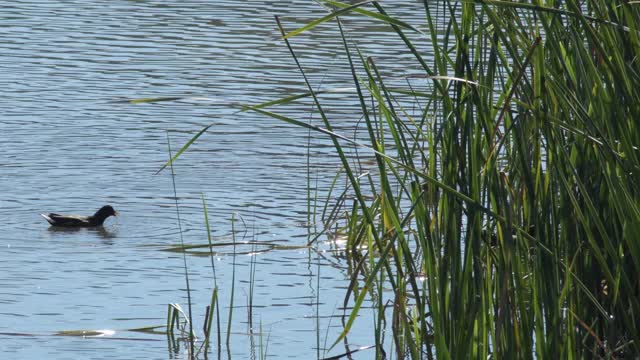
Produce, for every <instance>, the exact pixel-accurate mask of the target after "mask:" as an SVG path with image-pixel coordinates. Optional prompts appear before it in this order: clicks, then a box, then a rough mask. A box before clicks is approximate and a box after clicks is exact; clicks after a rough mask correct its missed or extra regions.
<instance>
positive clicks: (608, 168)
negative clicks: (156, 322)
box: [173, 0, 640, 359]
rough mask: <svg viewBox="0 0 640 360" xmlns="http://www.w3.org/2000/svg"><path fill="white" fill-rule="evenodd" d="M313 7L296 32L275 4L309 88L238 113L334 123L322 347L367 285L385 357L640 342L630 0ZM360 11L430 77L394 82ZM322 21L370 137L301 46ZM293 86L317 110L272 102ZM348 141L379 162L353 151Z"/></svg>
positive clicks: (323, 127) (635, 70)
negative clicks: (280, 108) (336, 179)
mask: <svg viewBox="0 0 640 360" xmlns="http://www.w3.org/2000/svg"><path fill="white" fill-rule="evenodd" d="M325 4H326V5H327V6H330V7H331V13H330V14H329V15H327V16H325V17H322V18H320V19H318V20H316V21H314V22H311V23H309V25H307V26H304V27H302V28H299V29H296V30H293V31H291V32H287V31H285V29H284V27H283V26H282V25H281V24H280V21H278V26H279V28H280V30H281V31H282V36H283V39H284V41H285V43H286V45H287V47H288V48H289V49H290V51H291V54H292V56H293V59H294V61H295V63H296V64H297V65H298V68H299V70H300V72H301V75H302V77H303V78H304V80H305V82H306V84H307V86H308V87H307V89H306V90H305V91H306V93H304V94H301V95H297V96H291V97H287V98H283V99H281V100H279V101H272V102H269V103H267V104H261V105H256V106H248V107H245V110H251V111H256V112H259V113H262V114H264V115H267V116H272V117H274V118H276V119H279V120H282V121H286V122H289V123H291V124H295V125H298V126H302V127H305V128H307V129H309V130H311V131H317V132H320V133H323V134H325V135H327V136H329V137H330V138H331V139H332V141H333V145H334V146H335V150H336V151H337V154H338V156H339V157H340V159H341V162H342V169H341V171H342V173H344V174H345V175H346V177H347V180H348V184H349V192H348V193H349V194H350V196H340V197H338V202H337V204H335V207H336V208H335V210H334V211H332V212H331V214H333V217H332V221H331V225H332V226H336V222H337V224H338V226H339V228H340V232H341V234H342V235H343V236H344V237H345V238H346V239H347V245H346V251H345V252H346V255H347V257H346V259H347V261H348V263H349V269H350V276H351V283H350V286H349V288H348V290H347V293H346V295H345V308H349V309H350V311H351V312H350V313H349V314H347V317H346V320H345V322H344V331H343V332H342V334H341V335H340V336H339V338H338V339H335V343H334V345H335V344H337V343H339V342H342V341H345V343H346V338H347V337H348V335H349V329H350V328H351V326H352V324H353V322H354V321H371V320H370V319H369V318H367V319H358V314H359V311H360V309H361V308H362V306H363V304H364V303H365V302H367V303H368V304H369V305H372V306H373V307H374V309H375V310H374V313H375V314H376V318H375V321H374V325H375V326H374V328H373V333H372V338H375V340H376V345H377V346H376V350H375V351H376V357H377V358H380V359H382V358H386V357H387V356H389V354H390V353H394V356H393V357H395V358H412V359H424V358H426V359H468V358H473V359H487V358H495V359H504V358H507V359H512V358H533V357H538V358H556V357H562V358H622V357H629V356H635V355H637V354H639V353H640V343H639V342H638V341H639V340H640V333H639V331H640V320H638V319H640V316H639V315H640V278H639V277H638V274H639V273H640V242H639V241H638V238H639V237H640V187H638V184H640V182H639V180H640V176H639V174H640V150H639V149H638V146H639V144H640V128H639V126H638V124H639V122H638V118H639V117H640V87H639V86H638V84H640V66H638V61H639V59H638V55H640V29H639V28H638V27H639V25H640V8H639V7H638V5H637V4H636V3H635V2H620V3H614V2H605V1H597V0H586V1H583V2H577V1H574V0H569V1H566V2H546V3H545V2H536V3H516V2H506V1H488V0H487V1H462V2H457V1H448V0H443V1H435V2H426V1H425V2H424V8H423V9H424V19H425V22H424V24H420V25H419V26H417V25H415V24H408V23H406V22H404V21H402V19H396V18H393V17H392V16H390V15H388V14H387V12H386V11H385V8H384V7H383V5H384V3H377V2H370V1H363V2H358V3H355V4H344V3H339V2H335V1H327V2H325ZM341 16H345V18H344V19H342V18H341ZM346 16H348V17H346ZM352 16H361V17H367V18H368V19H370V21H372V22H383V23H386V24H387V25H388V26H389V27H390V29H392V31H393V32H394V33H395V34H396V35H397V39H398V41H399V42H401V43H402V44H404V46H406V49H407V51H408V52H410V53H411V54H413V56H414V63H415V68H416V69H419V70H420V72H421V78H422V79H424V80H425V81H426V82H428V84H429V86H428V88H427V89H426V90H425V89H419V90H418V89H416V88H414V87H411V86H407V87H405V88H400V87H398V86H397V85H395V84H394V85H393V86H392V85H389V84H390V82H391V81H390V80H389V79H388V78H386V77H385V75H384V74H385V71H383V70H384V67H385V64H384V63H378V61H377V60H376V59H375V58H372V57H367V54H364V53H362V52H361V51H360V49H359V48H358V47H357V46H356V44H357V42H358V40H359V39H352V38H350V37H349V35H348V34H347V33H346V32H347V30H346V28H348V26H345V24H343V22H342V21H347V23H346V25H348V20H349V17H352ZM326 22H332V23H333V24H335V26H336V27H337V30H338V31H339V34H340V35H341V38H342V44H343V51H344V55H345V59H346V61H347V63H348V64H347V65H348V66H349V68H350V70H351V75H352V79H353V86H354V87H355V95H354V96H356V98H355V99H354V100H357V102H358V103H359V106H360V114H359V115H358V116H357V117H360V118H361V119H362V123H361V125H359V126H364V127H365V128H366V134H367V136H366V139H365V140H362V139H356V138H350V137H348V136H346V135H342V134H339V133H337V132H336V131H334V129H333V127H332V121H331V118H330V116H329V115H328V113H327V112H326V111H325V108H324V107H323V102H322V100H321V99H320V98H319V96H320V95H319V94H318V93H317V92H316V91H314V85H313V84H311V83H310V82H309V81H308V78H307V77H306V74H305V71H304V66H303V64H301V63H300V62H299V59H298V57H297V56H296V52H295V51H294V49H295V37H296V36H304V35H305V34H306V33H307V32H312V31H313V27H314V26H317V25H319V24H322V23H326ZM285 23H286V22H285ZM372 36H373V35H372ZM424 43H429V44H431V49H432V52H431V53H429V54H425V53H423V52H422V51H421V50H420V49H421V48H423V47H424ZM398 75H399V74H394V76H398ZM400 75H401V74H400ZM304 98H307V99H311V100H312V101H313V103H314V104H315V111H314V112H315V113H316V114H317V115H319V116H320V118H321V119H322V123H321V124H320V125H314V124H309V123H308V122H307V121H302V120H298V119H294V118H291V117H288V116H286V115H280V114H278V113H276V112H272V111H270V110H268V108H269V107H271V106H275V105H283V104H287V103H290V102H295V101H299V100H300V99H304ZM408 109H413V110H408ZM415 109H418V110H415ZM353 127H356V124H353ZM207 129H208V128H205V129H203V130H202V131H201V132H200V133H198V134H197V135H196V136H195V137H194V138H193V139H192V140H191V141H190V142H189V143H187V145H185V147H183V149H181V150H180V151H179V152H178V153H177V155H176V156H175V157H174V158H173V159H175V158H176V157H177V156H179V155H180V154H181V153H182V152H183V151H184V150H185V149H186V148H187V147H188V146H189V145H190V144H191V143H193V141H195V140H196V139H197V138H198V137H199V136H200V135H202V133H203V132H204V131H206V130H207ZM354 145H355V146H356V147H357V148H359V149H361V150H359V152H358V153H359V154H360V155H359V156H362V157H365V156H370V155H372V156H374V157H375V167H376V172H375V173H372V174H367V173H366V171H365V170H363V169H362V168H360V167H359V166H356V165H354V162H353V161H352V155H351V154H350V153H349V149H350V148H351V147H353V146H354ZM362 149H366V150H368V153H366V152H367V151H365V150H362ZM329 175H331V174H329ZM350 200H353V201H350ZM334 221H335V222H334ZM213 303H214V301H213V300H212V304H213ZM208 326H209V327H210V326H211V324H209V325H208ZM218 327H219V325H218ZM386 329H392V332H391V333H388V332H386V331H385V330H386ZM218 336H219V335H218ZM219 341H220V340H218V342H219Z"/></svg>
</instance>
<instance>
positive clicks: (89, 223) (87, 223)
mask: <svg viewBox="0 0 640 360" xmlns="http://www.w3.org/2000/svg"><path fill="white" fill-rule="evenodd" d="M117 214H118V213H117V212H116V211H115V210H114V209H113V207H111V205H106V206H103V207H102V208H100V210H98V211H96V213H95V214H93V215H91V216H80V215H60V214H56V213H50V214H40V215H42V217H44V218H45V219H46V220H47V221H48V222H49V224H51V226H62V227H96V226H102V224H103V223H104V221H105V220H106V219H107V218H108V217H109V216H112V215H113V216H116V215H117Z"/></svg>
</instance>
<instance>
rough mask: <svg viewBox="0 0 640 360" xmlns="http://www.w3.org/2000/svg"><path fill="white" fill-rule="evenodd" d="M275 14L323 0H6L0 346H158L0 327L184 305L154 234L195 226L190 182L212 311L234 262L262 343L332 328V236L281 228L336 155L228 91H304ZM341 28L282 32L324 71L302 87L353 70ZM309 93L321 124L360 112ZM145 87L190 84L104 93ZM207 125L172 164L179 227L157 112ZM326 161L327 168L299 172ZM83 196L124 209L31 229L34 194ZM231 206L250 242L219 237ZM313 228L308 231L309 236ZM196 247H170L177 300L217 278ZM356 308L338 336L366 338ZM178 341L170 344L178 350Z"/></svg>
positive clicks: (82, 203) (130, 354)
mask: <svg viewBox="0 0 640 360" xmlns="http://www.w3.org/2000/svg"><path fill="white" fill-rule="evenodd" d="M407 3H408V2H405V1H397V2H396V1H389V2H386V3H385V6H388V7H393V6H394V4H396V5H398V7H397V9H395V12H396V13H401V14H402V15H403V20H406V21H412V20H416V19H420V20H419V21H422V19H421V14H424V12H421V11H415V9H413V8H411V7H412V6H414V5H413V2H409V3H410V4H407ZM283 4H284V5H283ZM96 14H100V16H96ZM273 14H279V15H282V20H283V22H284V23H285V26H286V27H287V28H291V29H293V28H295V27H296V26H300V25H302V24H303V23H305V22H308V21H310V20H311V19H314V18H318V17H321V16H323V15H325V14H326V12H325V10H324V9H323V8H321V7H319V6H317V5H316V4H315V3H314V2H309V1H306V0H295V1H289V2H286V4H285V3H283V2H274V1H272V2H264V1H253V0H252V1H245V2H238V1H226V0H225V1H220V2H217V3H216V5H215V6H212V5H211V2H210V1H204V0H202V1H200V0H188V1H184V2H166V1H154V0H150V1H127V2H113V3H109V5H108V6H105V5H104V4H103V3H98V2H85V1H79V0H76V1H73V0H72V1H66V2H64V3H62V2H50V1H21V2H3V8H2V13H1V14H0V21H2V24H3V35H5V36H4V37H3V38H4V39H5V40H6V41H4V42H2V43H0V72H2V74H3V75H2V85H3V89H4V90H5V96H3V97H2V98H0V106H2V108H3V109H6V111H5V112H4V113H3V115H2V121H0V153H2V154H3V156H2V159H0V173H1V174H2V176H0V189H3V190H4V191H3V198H2V199H0V209H2V213H3V227H2V232H0V251H1V252H0V254H1V255H0V256H2V261H1V262H0V274H2V275H0V286H2V288H3V289H5V291H3V293H2V294H0V303H2V304H3V308H4V309H3V314H10V316H4V317H3V321H2V322H0V345H1V346H2V349H3V352H5V353H6V354H7V357H11V358H47V359H62V358H69V357H73V358H91V357H95V354H96V349H98V348H99V350H100V351H99V353H104V354H106V353H108V354H109V356H110V357H111V358H113V359H131V358H166V351H167V349H166V344H164V339H162V340H163V341H162V345H153V344H152V345H151V346H150V345H149V344H137V343H136V342H134V341H131V342H128V343H127V344H126V345H122V344H118V343H119V342H117V341H113V342H106V341H103V342H100V343H99V344H97V343H96V342H97V341H98V340H96V341H83V340H84V339H79V338H62V337H61V338H56V339H55V340H53V341H43V342H33V341H32V340H29V339H22V338H15V337H14V338H11V337H8V336H5V335H3V334H2V333H55V332H59V331H64V330H69V329H78V328H89V329H90V328H96V329H103V328H107V329H122V328H125V329H131V328H140V327H145V326H155V325H158V324H162V323H163V322H164V321H165V318H164V316H165V314H166V308H167V304H168V303H174V302H179V303H182V304H185V303H186V299H185V297H186V296H185V290H184V288H185V283H184V279H185V275H184V265H183V264H184V262H183V257H182V256H183V254H182V253H181V252H167V251H160V250H163V249H167V248H175V247H176V244H179V243H180V240H181V236H182V238H183V239H184V242H185V243H186V244H196V245H198V244H208V235H209V234H208V233H207V231H206V225H205V222H204V214H203V210H202V197H203V194H204V197H205V198H206V200H207V204H208V210H209V220H210V225H211V226H210V227H211V232H212V234H211V235H212V238H213V240H214V241H215V242H221V243H224V242H226V243H227V244H222V245H220V246H219V247H217V248H215V249H214V250H217V251H216V253H217V256H216V257H215V266H216V271H217V279H216V280H217V285H218V286H219V289H220V292H219V296H220V303H221V307H222V309H224V311H221V313H222V319H221V322H222V324H223V326H226V321H227V316H228V315H227V314H228V310H229V309H235V308H238V307H242V306H245V305H244V304H246V303H248V299H247V294H248V293H249V291H247V287H248V285H247V284H250V283H251V282H250V281H248V279H253V280H254V281H253V283H251V284H252V285H251V286H255V291H256V297H255V299H254V300H255V303H254V304H255V309H256V310H255V311H256V313H255V316H256V319H257V318H259V319H260V321H261V322H262V323H263V329H269V333H268V335H267V337H268V339H269V353H270V354H278V357H289V358H308V357H310V354H311V355H313V356H315V350H314V349H315V348H318V347H319V346H318V343H317V340H316V339H317V338H318V337H320V338H322V339H321V341H322V342H325V341H324V338H325V337H327V338H329V339H328V340H327V342H328V343H332V340H331V338H335V336H337V334H339V333H340V329H339V328H336V326H335V324H333V325H331V324H330V323H329V321H328V320H327V319H330V318H331V314H333V313H334V312H335V311H336V307H337V304H342V297H343V296H344V287H345V286H346V285H345V279H346V280H348V279H349V276H348V274H347V271H346V270H345V265H344V263H343V260H342V259H341V258H340V257H339V256H336V255H334V253H333V252H331V251H324V250H320V252H318V253H316V252H315V251H316V250H315V249H310V248H308V247H307V246H306V245H307V243H309V242H311V240H312V239H309V237H308V236H307V235H308V234H307V229H306V228H304V227H299V226H298V224H300V223H301V222H304V223H307V222H308V221H309V220H310V219H309V217H308V214H307V211H308V209H309V203H308V202H307V199H306V196H307V194H308V193H309V192H313V191H317V192H318V199H322V198H323V196H324V194H326V192H327V189H329V188H330V187H331V186H332V184H331V181H332V177H331V175H332V174H333V173H334V172H335V171H336V170H337V168H338V165H336V164H337V159H336V157H335V156H334V154H333V150H332V147H331V144H330V141H329V140H327V139H324V138H317V137H310V136H309V134H308V132H307V131H306V130H304V129H299V128H295V127H292V126H290V125H288V124H286V123H283V122H277V121H275V120H272V119H269V118H265V117H263V116H260V115H258V114H255V113H249V112H246V113H242V114H238V113H237V110H238V109H237V107H235V105H236V104H240V103H243V104H256V103H261V102H264V101H268V100H274V99H276V98H278V97H281V96H284V95H291V94H297V93H300V92H301V89H304V88H303V87H302V85H303V82H302V79H301V78H300V76H299V74H298V72H297V71H296V67H295V64H294V63H293V62H292V60H291V59H290V57H289V55H288V51H287V49H286V47H285V46H284V45H283V43H282V41H281V40H280V37H279V35H278V32H277V30H276V26H275V23H274V20H273V16H272V15H273ZM216 19H224V21H222V20H216ZM358 19H359V18H358V17H351V16H345V18H344V21H345V26H346V27H347V29H351V30H354V31H355V32H357V33H359V34H364V33H367V32H375V33H373V36H374V37H375V41H371V42H363V43H361V44H359V46H360V49H361V50H362V51H363V52H364V53H366V55H375V56H376V59H377V60H378V62H379V63H381V64H382V63H384V60H385V59H388V58H391V57H393V58H394V61H393V63H391V64H389V65H388V67H386V68H384V69H383V70H384V71H388V72H394V73H397V74H398V75H399V76H403V75H404V74H405V73H407V72H410V71H411V67H410V66H407V63H406V62H404V61H403V60H404V59H407V58H411V57H412V55H411V54H410V53H408V52H406V51H404V50H406V49H403V48H402V46H401V45H400V47H399V48H398V47H395V46H393V45H392V44H393V43H395V41H396V37H395V35H394V34H392V33H391V32H389V33H385V32H384V31H383V29H382V28H381V27H380V26H379V24H376V25H375V26H372V25H371V24H370V22H368V21H363V20H358ZM328 25H330V24H328ZM338 39H339V36H337V33H336V31H335V29H334V28H332V27H331V26H319V27H317V28H316V29H314V31H313V32H312V33H310V34H308V35H305V36H300V37H297V38H295V39H294V41H293V43H294V45H295V48H296V52H298V53H299V54H301V56H302V58H303V60H304V66H305V68H307V69H308V70H309V76H310V78H311V80H312V81H313V82H314V84H321V86H320V85H318V86H319V87H320V88H319V89H317V90H328V89H341V88H350V87H352V83H351V75H350V72H349V67H348V64H347V63H346V62H345V61H343V60H344V59H343V58H341V55H339V54H340V51H341V46H342V45H341V43H340V41H339V40H338ZM398 54H404V55H401V56H398ZM320 79H321V81H320ZM316 81H317V82H316ZM323 96H324V95H323ZM326 96H327V97H326V99H325V98H323V100H326V101H327V103H326V105H327V113H328V114H329V116H330V117H331V121H332V122H333V123H334V125H335V126H336V129H337V130H344V129H350V128H351V126H352V124H353V123H355V122H357V120H358V119H354V114H355V113H357V112H356V111H357V109H358V106H359V105H358V104H357V102H351V101H349V100H348V98H349V93H348V91H347V92H344V91H343V92H337V93H333V94H326ZM145 97H167V98H169V97H180V98H187V101H166V102H161V103H155V104H131V103H127V102H118V103H115V101H117V100H120V99H135V98H145ZM200 99H208V100H209V101H200ZM211 99H213V100H211ZM309 108H310V107H309V103H305V102H301V103H299V104H293V105H292V106H290V107H288V108H286V109H283V111H284V112H285V114H289V115H291V116H292V117H294V118H297V119H308V118H310V116H309V115H308V114H309ZM354 109H355V110H354ZM305 121H306V120H305ZM211 123H214V124H215V125H214V126H212V127H211V128H210V129H209V131H207V133H205V134H203V135H202V137H201V138H200V139H199V140H198V142H197V143H195V144H194V145H193V146H192V148H191V149H190V150H189V151H187V152H185V153H184V154H183V156H182V157H181V158H180V159H179V161H177V162H176V163H175V171H176V187H177V193H178V198H179V199H178V201H179V205H180V210H181V218H182V229H183V231H182V233H181V234H180V233H179V232H178V227H177V217H176V212H175V207H174V206H175V203H174V199H173V189H172V186H171V177H170V176H169V175H168V173H167V172H163V173H160V174H158V175H154V173H155V172H156V171H157V170H158V169H159V168H160V167H161V166H162V164H163V163H164V162H166V160H167V156H168V155H167V147H166V135H165V134H166V131H167V130H169V131H170V134H171V139H172V142H175V143H176V144H184V143H186V142H187V141H188V140H189V139H190V138H191V137H192V136H193V135H194V134H196V133H197V132H198V131H200V130H201V129H202V128H203V127H204V126H206V125H209V124H211ZM307 146H309V149H307ZM308 164H310V167H311V169H308V168H307V166H308ZM365 166H366V164H365ZM324 173H328V174H329V176H328V179H324V178H323V176H322V175H314V176H313V179H312V180H309V179H308V176H309V174H324ZM310 183H313V184H314V189H309V184H310ZM336 186H340V184H336ZM95 203H100V204H106V203H109V204H113V205H114V207H116V208H117V209H126V213H122V214H121V216H120V217H119V218H118V219H117V220H116V221H117V222H116V223H115V224H109V225H108V226H105V227H102V228H95V229H65V228H48V229H46V230H45V225H44V224H43V223H42V219H40V218H39V216H38V215H37V214H39V213H40V210H42V209H48V208H50V209H54V208H64V209H68V210H69V211H70V213H83V210H85V209H87V208H91V206H92V205H93V204H95ZM234 212H237V214H239V215H240V216H242V218H244V219H246V224H245V225H244V228H246V229H247V231H248V232H249V234H251V236H250V238H251V241H252V242H255V246H254V245H253V243H251V244H248V246H238V247H237V249H236V251H234V250H233V246H232V245H229V243H231V242H232V239H233V237H234V236H233V234H234V232H233V229H232V221H231V219H232V214H233V213H234ZM235 225H236V226H239V224H235ZM236 230H237V229H236ZM52 238H55V240H56V241H50V240H51V239H52ZM96 239H99V241H96ZM312 244H313V247H320V248H322V247H323V246H325V245H324V244H323V238H318V239H317V242H313V243H312ZM206 246H207V247H205V248H201V249H196V248H194V249H192V252H193V253H194V254H195V255H200V253H202V254H204V255H205V256H202V257H200V256H187V266H188V268H189V274H190V275H191V277H190V280H191V289H192V290H193V293H192V301H193V303H194V304H195V308H196V309H198V311H200V313H202V309H204V307H205V306H206V305H208V304H209V303H210V301H211V291H212V288H213V283H214V279H213V273H212V271H211V267H212V265H211V261H210V258H209V257H208V256H207V254H208V253H209V248H208V245H206ZM332 246H333V245H332ZM340 246H341V245H340V244H339V243H337V244H336V245H335V249H334V250H335V254H338V255H339V253H340V251H342V250H341V248H340ZM200 250H201V251H200ZM252 259H258V260H259V261H256V263H255V265H256V271H255V278H252V277H251V275H250V273H249V269H251V265H250V264H251V261H252ZM234 286H235V287H236V288H235V290H236V292H235V298H234V300H233V301H234V302H233V303H232V301H231V296H230V292H231V291H230V289H231V288H233V287H234ZM283 319H286V320H283ZM196 321H198V322H201V321H202V320H201V319H200V318H198V319H197V320H196ZM246 323H247V319H246V311H245V308H242V310H238V309H236V312H235V313H234V316H233V321H232V324H231V331H232V333H233V334H243V333H244V334H246V333H247V331H246ZM359 324H360V323H356V324H355V325H354V327H353V329H352V334H351V335H350V340H351V341H356V342H360V343H362V344H368V343H369V342H370V341H371V338H370V336H369V333H370V329H369V325H370V324H369V323H367V324H366V325H359ZM198 325H200V324H198ZM359 326H360V327H359ZM198 327H199V328H201V326H198ZM316 329H319V332H320V334H316V333H315V332H316ZM233 334H232V336H231V346H230V349H228V351H229V353H230V354H232V355H233V356H234V357H237V358H246V357H248V356H251V353H252V351H253V348H254V346H252V340H251V339H249V338H248V337H247V336H238V335H233ZM301 334H304V335H302V336H301ZM316 335H318V336H316ZM154 336H157V335H154ZM253 345H255V344H253ZM170 347H171V346H170ZM183 350H184V349H183ZM175 356H176V357H178V358H180V357H181V358H184V351H183V352H179V351H178V352H176V354H175Z"/></svg>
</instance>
